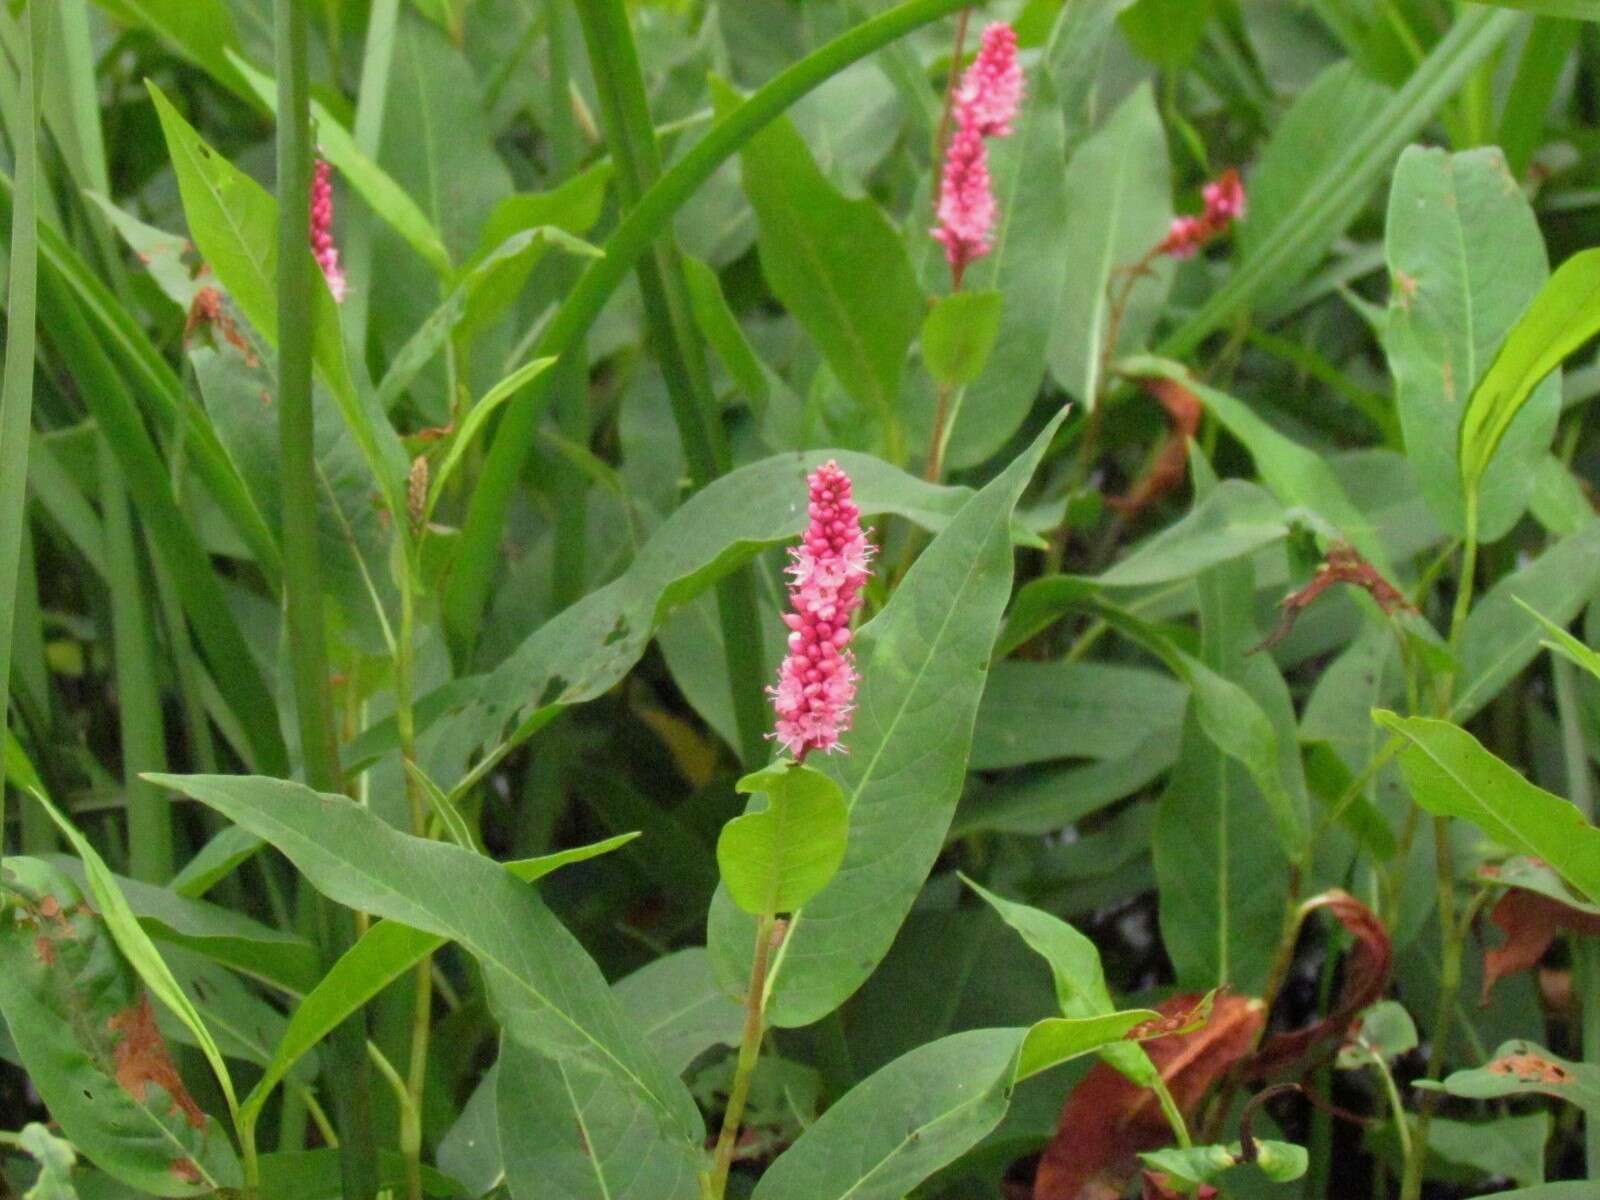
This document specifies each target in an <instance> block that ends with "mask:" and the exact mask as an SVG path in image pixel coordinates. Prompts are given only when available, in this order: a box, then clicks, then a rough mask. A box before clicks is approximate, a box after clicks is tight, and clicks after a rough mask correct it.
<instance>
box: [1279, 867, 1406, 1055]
mask: <svg viewBox="0 0 1600 1200" xmlns="http://www.w3.org/2000/svg"><path fill="white" fill-rule="evenodd" d="M1311 907H1312V908H1326V909H1327V910H1328V911H1329V912H1331V913H1332V914H1333V915H1334V916H1335V917H1337V918H1338V919H1339V923H1340V924H1341V925H1343V926H1344V927H1345V928H1346V929H1348V930H1349V931H1350V933H1351V934H1352V935H1353V936H1354V937H1355V939H1356V944H1355V946H1354V947H1352V948H1351V950H1350V953H1349V954H1348V955H1346V956H1345V960H1344V985H1343V987H1341V988H1340V990H1339V1002H1338V1004H1336V1005H1335V1006H1334V1009H1333V1011H1332V1012H1331V1013H1329V1014H1328V1015H1327V1016H1326V1017H1324V1018H1323V1019H1322V1020H1320V1021H1318V1022H1316V1023H1315V1024H1312V1025H1308V1026H1306V1027H1305V1028H1304V1029H1297V1030H1295V1031H1294V1032H1292V1033H1280V1034H1277V1035H1275V1036H1273V1037H1271V1038H1268V1039H1267V1043H1266V1045H1264V1046H1263V1047H1262V1048H1261V1051H1260V1053H1258V1054H1257V1055H1256V1057H1255V1059H1254V1060H1253V1061H1252V1062H1251V1064H1250V1072H1251V1074H1252V1075H1254V1076H1256V1077H1257V1078H1260V1077H1263V1076H1267V1075H1273V1074H1276V1073H1277V1072H1279V1071H1282V1070H1284V1069H1285V1068H1288V1067H1291V1066H1295V1065H1296V1064H1299V1063H1300V1062H1302V1061H1303V1060H1304V1059H1306V1058H1307V1057H1309V1056H1310V1055H1311V1053H1312V1052H1313V1051H1314V1050H1316V1049H1317V1048H1318V1046H1319V1045H1321V1044H1323V1043H1325V1042H1330V1041H1336V1040H1342V1039H1343V1038H1344V1036H1345V1032H1346V1031H1347V1030H1348V1029H1349V1028H1350V1022H1351V1021H1353V1020H1354V1019H1355V1017H1356V1014H1357V1013H1359V1012H1360V1011H1361V1010H1362V1009H1364V1008H1366V1007H1367V1006H1368V1005H1369V1004H1371V1003H1373V1002H1374V1001H1375V1000H1378V999H1380V998H1381V997H1382V996H1383V991H1384V988H1386V987H1387V986H1388V984H1389V969H1390V967H1391V965H1392V961H1391V960H1392V957H1393V947H1392V945H1391V944H1390V941H1389V931H1388V930H1387V929H1385V928H1384V927H1383V922H1382V921H1380V920H1379V919H1378V914H1377V913H1375V912H1373V911H1372V910H1371V909H1370V908H1368V907H1367V906H1366V905H1365V904H1363V903H1361V901H1359V900H1357V899H1356V898H1355V897H1354V896H1352V895H1350V894H1349V893H1348V892H1342V891H1339V890H1337V889H1335V890H1333V891H1329V892H1324V893H1323V894H1322V895H1321V896H1319V897H1317V899H1316V900H1314V901H1312V903H1311Z"/></svg>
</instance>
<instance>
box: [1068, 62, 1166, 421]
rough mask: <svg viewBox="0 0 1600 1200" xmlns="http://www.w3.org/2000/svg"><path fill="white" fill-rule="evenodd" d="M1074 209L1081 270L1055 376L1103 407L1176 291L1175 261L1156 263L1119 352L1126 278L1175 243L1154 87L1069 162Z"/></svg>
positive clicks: (1138, 293) (1074, 275)
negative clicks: (1118, 364) (1114, 324)
mask: <svg viewBox="0 0 1600 1200" xmlns="http://www.w3.org/2000/svg"><path fill="white" fill-rule="evenodd" d="M1066 191H1067V201H1066V212H1065V215H1064V220H1065V222H1066V228H1067V229H1068V230H1069V231H1070V237H1071V239H1072V241H1071V254H1070V257H1071V258H1072V260H1073V265H1072V268H1071V269H1070V270H1069V271H1068V272H1067V276H1066V286H1065V288H1064V290H1063V291H1062V293H1061V305H1060V308H1059V309H1058V310H1057V312H1056V320H1055V327H1054V330H1053V336H1052V338H1051V342H1050V372H1051V374H1052V375H1054V376H1055V379H1056V382H1057V383H1059V384H1060V385H1061V386H1062V387H1063V388H1065V389H1066V390H1067V392H1069V393H1070V394H1071V395H1072V396H1073V397H1074V398H1075V399H1077V400H1078V401H1080V402H1081V403H1082V404H1084V405H1085V406H1087V407H1093V406H1094V405H1095V404H1096V403H1097V402H1098V401H1099V398H1100V392H1101V390H1102V389H1103V387H1104V386H1105V383H1104V379H1103V375H1102V373H1103V371H1104V368H1105V366H1106V364H1107V363H1108V362H1110V361H1113V360H1115V359H1117V358H1120V357H1121V356H1122V355H1124V354H1127V353H1130V352H1132V351H1134V350H1137V349H1141V348H1142V347H1143V346H1144V342H1145V339H1146V337H1148V336H1149V333H1150V329H1151V327H1152V326H1153V325H1154V324H1155V320H1156V317H1157V316H1158V315H1159V314H1160V311H1161V306H1162V304H1163V302H1164V301H1165V299H1166V295H1167V289H1168V287H1170V286H1171V283H1172V261H1171V259H1169V258H1166V257H1161V258H1158V259H1156V260H1155V261H1154V262H1152V263H1150V264H1149V268H1148V269H1149V275H1148V276H1141V277H1140V278H1139V279H1138V280H1137V281H1134V283H1133V290H1132V291H1131V292H1130V293H1129V300H1128V303H1127V306H1126V309H1125V311H1124V313H1123V316H1122V320H1121V323H1120V326H1119V327H1118V329H1117V330H1116V338H1117V343H1116V345H1115V346H1113V347H1110V348H1109V349H1108V348H1107V346H1106V340H1107V338H1108V337H1110V336H1111V333H1112V330H1111V319H1112V307H1113V305H1112V297H1113V296H1114V295H1115V294H1116V293H1117V292H1119V291H1120V290H1121V288H1122V285H1123V282H1124V280H1125V279H1126V274H1125V272H1122V271H1121V268H1127V267H1132V266H1133V265H1135V264H1136V263H1138V262H1139V261H1140V260H1141V259H1143V258H1144V256H1145V254H1146V253H1147V252H1148V251H1149V250H1151V249H1152V248H1154V247H1155V245H1156V244H1157V243H1158V242H1160V241H1161V239H1162V238H1163V237H1165V236H1166V233H1167V226H1168V224H1169V223H1170V220H1171V217H1172V205H1171V201H1170V200H1169V199H1168V197H1169V196H1170V194H1171V191H1172V181H1171V178H1170V168H1169V167H1168V165H1167V140H1166V135H1165V133H1164V131H1163V130H1162V127H1161V117H1160V115H1159V114H1158V113H1157V112H1156V102H1155V95H1154V93H1153V92H1152V91H1151V89H1150V85H1149V84H1148V83H1145V84H1141V85H1140V86H1139V87H1138V88H1137V89H1135V90H1134V92H1133V94H1132V95H1130V96H1129V97H1128V98H1127V99H1126V100H1124V101H1123V102H1122V104H1121V105H1120V106H1119V107H1118V108H1117V110H1116V111H1115V112H1114V113H1112V114H1111V117H1110V118H1109V119H1108V120H1107V121H1106V123H1105V126H1104V128H1102V129H1101V130H1100V131H1099V132H1098V133H1096V134H1095V135H1094V136H1093V137H1092V138H1090V139H1089V140H1088V141H1087V142H1085V143H1084V144H1083V145H1082V147H1080V148H1079V150H1078V152H1077V153H1076V154H1074V155H1073V156H1072V161H1071V162H1070V163H1069V164H1068V165H1067V179H1066Z"/></svg>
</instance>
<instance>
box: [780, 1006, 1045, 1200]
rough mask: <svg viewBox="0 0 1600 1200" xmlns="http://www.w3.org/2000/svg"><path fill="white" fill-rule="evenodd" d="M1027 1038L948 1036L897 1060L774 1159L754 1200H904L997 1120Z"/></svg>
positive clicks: (992, 1032)
mask: <svg viewBox="0 0 1600 1200" xmlns="http://www.w3.org/2000/svg"><path fill="white" fill-rule="evenodd" d="M1026 1032H1027V1031H1026V1030H1022V1029H978V1030H973V1031H971V1032H968V1033H957V1034H952V1035H951V1036H949V1037H944V1038H940V1039H939V1040H938V1041H936V1042H929V1043H928V1044H926V1045H924V1046H920V1047H918V1048H917V1049H916V1050H913V1051H911V1053H909V1054H906V1055H904V1056H902V1057H901V1058H897V1059H895V1061H894V1062H892V1063H890V1064H889V1065H888V1066H887V1067H884V1068H883V1069H882V1070H880V1071H877V1072H876V1073H874V1074H873V1075H871V1076H870V1077H868V1078H867V1079H866V1080H865V1081H864V1082H862V1083H859V1084H857V1085H856V1086H855V1087H854V1088H852V1089H851V1090H850V1091H849V1092H847V1093H846V1094H845V1095H844V1097H843V1098H842V1099H840V1100H839V1101H838V1102H836V1103H835V1104H834V1105H833V1106H832V1107H831V1108H829V1109H828V1111H827V1112H825V1113H824V1114H823V1115H822V1119H821V1120H819V1121H818V1122H817V1123H816V1124H815V1125H813V1126H811V1128H809V1129H807V1130H806V1131H805V1133H804V1134H802V1135H801V1137H800V1139H799V1140H798V1141H797V1142H795V1143H794V1145H792V1146H790V1147H789V1149H787V1150H786V1151H784V1152H783V1153H782V1154H781V1155H779V1156H778V1159H777V1161H776V1162H774V1163H773V1164H772V1165H771V1166H770V1167H768V1168H767V1170H766V1173H765V1174H763V1175H762V1177H761V1182H760V1183H758V1184H757V1185H756V1190H755V1194H754V1200H846V1198H848V1200H902V1197H904V1196H905V1195H906V1194H907V1193H909V1192H910V1191H911V1190H912V1189H914V1188H915V1187H916V1186H917V1185H918V1184H919V1183H921V1182H922V1181H923V1180H924V1179H926V1178H927V1177H928V1176H930V1175H932V1174H933V1173H934V1172H935V1171H937V1170H939V1168H941V1167H943V1166H944V1165H945V1164H947V1163H950V1162H953V1161H955V1160H956V1159H957V1158H959V1157H960V1156H961V1155H962V1154H965V1153H966V1152H967V1151H968V1150H970V1149H971V1148H972V1147H973V1146H976V1145H977V1144H978V1142H980V1141H981V1140H982V1139H983V1138H984V1137H985V1136H987V1135H988V1133H989V1132H990V1131H991V1130H992V1129H994V1127H995V1126H996V1125H998V1124H999V1123H1000V1119H1001V1118H1002V1117H1004V1116H1005V1113H1006V1109H1007V1108H1008V1107H1009V1105H1010V1101H1011V1087H1012V1077H1013V1073H1014V1070H1015V1065H1016V1059H1017V1055H1018V1053H1019V1052H1020V1050H1021V1048H1022V1042H1023V1038H1024V1036H1025V1035H1026ZM889 1113H893V1114H894V1119H893V1120H892V1121H891V1120H885V1119H884V1117H885V1114H889Z"/></svg>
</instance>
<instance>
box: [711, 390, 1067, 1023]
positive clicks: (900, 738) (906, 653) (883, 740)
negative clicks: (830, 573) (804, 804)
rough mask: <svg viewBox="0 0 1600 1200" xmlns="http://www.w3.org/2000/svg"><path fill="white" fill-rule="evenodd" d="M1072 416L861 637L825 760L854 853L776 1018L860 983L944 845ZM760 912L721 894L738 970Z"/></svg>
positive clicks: (809, 1016)
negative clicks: (852, 706) (1046, 473)
mask: <svg viewBox="0 0 1600 1200" xmlns="http://www.w3.org/2000/svg"><path fill="white" fill-rule="evenodd" d="M1061 419H1062V417H1061V415H1058V416H1057V417H1056V418H1055V419H1054V420H1052V421H1051V422H1050V423H1049V424H1048V425H1046V426H1045V428H1044V429H1043V430H1042V431H1041V432H1040V434H1039V435H1038V437H1037V438H1035V440H1034V442H1033V444H1032V446H1031V447H1030V448H1029V449H1028V450H1027V451H1026V452H1024V453H1023V454H1021V455H1019V456H1018V457H1017V459H1016V460H1015V461H1014V462H1013V463H1012V464H1011V465H1010V466H1009V467H1007V468H1006V470H1005V471H1004V472H1002V473H1001V474H1000V475H999V476H997V477H996V478H995V479H994V481H993V482H991V483H990V484H988V485H987V486H986V487H985V488H984V489H983V490H982V491H981V492H979V493H978V494H977V495H976V496H974V497H973V498H972V499H971V500H969V501H968V502H967V503H966V505H965V506H964V507H963V508H962V509H961V511H960V512H959V513H957V514H956V517H955V519H954V520H952V521H951V522H950V524H949V525H947V526H946V527H945V528H944V530H943V532H941V533H940V534H939V536H938V537H936V538H935V539H934V540H933V542H932V544H931V545H929V547H928V548H927V549H926V550H925V551H923V553H922V554H921V556H920V557H919V558H918V559H917V560H916V562H915V563H914V564H913V565H912V567H911V570H910V571H909V572H907V574H906V576H905V578H904V579H903V580H902V581H901V583H900V585H899V587H897V588H896V589H895V591H894V594H893V596H892V597H891V598H890V600H889V603H888V605H887V606H885V608H884V609H883V611H882V612H881V613H879V615H878V616H877V617H875V618H874V619H873V620H872V621H871V622H869V623H868V624H867V625H866V626H865V627H863V628H862V630H861V631H860V633H859V634H858V635H857V637H856V641H855V644H854V649H855V653H856V663H857V667H858V669H859V671H860V673H861V688H860V693H859V695H858V697H857V708H856V712H855V724H854V727H853V728H852V729H851V730H850V732H849V733H848V734H847V735H846V736H845V738H844V742H845V745H846V746H847V748H848V750H849V753H847V754H843V755H835V756H831V757H829V758H827V759H826V760H825V761H824V762H822V763H819V764H818V767H819V769H821V770H822V771H824V772H825V773H826V774H828V775H830V776H832V777H833V778H834V779H835V780H837V781H838V782H839V784H840V785H841V786H842V787H843V789H844V794H845V801H846V803H847V805H848V806H849V810H850V839H849V844H848V846H847V848H846V850H845V863H844V867H843V868H842V869H841V870H840V872H839V873H838V874H837V875H835V876H834V878H833V880H832V882H830V883H829V885H828V886H827V887H825V888H824V889H823V890H822V891H821V892H819V893H818V894H817V896H816V898H815V899H813V900H812V901H811V902H810V903H808V904H807V905H805V906H804V907H803V908H801V909H800V910H799V911H798V912H796V913H795V914H794V916H793V918H792V920H791V921H790V925H789V932H788V934H787V936H786V937H785V939H784V943H783V946H782V948H781V950H780V951H779V953H778V955H777V956H776V959H775V961H774V964H773V968H772V979H773V982H772V984H771V1001H770V1004H769V1006H768V1013H769V1017H770V1019H771V1020H772V1021H773V1023H774V1024H777V1025H780V1026H789V1025H808V1024H810V1023H811V1022H812V1021H815V1020H817V1019H818V1018H820V1017H822V1016H825V1015H826V1014H827V1013H829V1012H831V1011H832V1010H833V1009H834V1008H836V1007H838V1005H839V1004H840V1003H842V1002H843V1001H844V1000H845V998H846V997H848V996H849V995H850V994H851V993H852V992H854V991H855V990H856V988H858V987H859V986H860V985H861V981H862V980H864V979H865V978H866V977H867V976H868V975H869V974H870V973H871V971H872V968H873V967H875V966H876V965H877V964H878V962H879V961H880V960H881V959H882V958H883V956H884V954H885V953H886V952H887V951H888V949H889V946H890V943H892V942H893V941H894V935H895V932H896V931H897V930H898V929H899V928H900V924H901V922H902V921H903V920H904V919H905V915H906V913H907V912H908V911H909V910H910V908H911V904H912V902H913V901H914V900H915V899H916V895H917V892H918V890H919V889H920V888H921V886H922V882H923V880H925V879H926V878H927V875H928V872H929V870H930V869H931V868H932V867H933V864H934V861H935V860H936V859H937V858H938V856H939V852H940V850H941V849H942V848H943V845H944V838H945V832H946V831H947V830H948V829H949V827H950V819H951V817H952V816H953V815H954V813H955V807H956V801H957V800H958V799H959V797H960V794H961V784H962V780H963V778H964V777H965V774H966V765H967V757H968V752H969V748H970V743H971V737H972V727H973V722H974V719H975V718H976V715H977V709H978V701H979V698H980V697H981V696H982V694H983V685H984V676H985V666H986V664H987V663H988V661H989V655H990V653H991V651H992V650H993V648H994V639H995V634H996V632H997V631H998V628H999V624H1000V615H1001V611H1002V609H1003V608H1004V606H1005V601H1006V597H1007V595H1008V594H1009V593H1010V590H1011V574H1012V548H1011V538H1010V533H1009V529H1010V521H1011V514H1012V511H1013V509H1014V508H1015V507H1016V504H1017V502H1018V500H1019V499H1020V498H1021V496H1022V492H1023V490H1024V489H1025V488H1026V487H1027V485H1028V482H1029V480H1030V479H1031V478H1032V476H1033V472H1034V470H1035V469H1036V468H1037V466H1038V464H1039V460H1040V458H1041V457H1042V456H1043V454H1044V451H1045V448H1046V447H1047V446H1048V445H1049V444H1050V439H1051V437H1052V436H1053V435H1054V433H1055V431H1056V429H1057V428H1058V427H1059V425H1060V423H1061ZM858 503H859V501H858ZM753 920H754V919H753V918H750V917H748V916H746V915H744V914H741V913H738V912H737V911H736V910H735V908H734V906H733V904H732V902H731V901H730V900H729V898H728V897H727V896H726V895H725V894H724V893H721V892H719V894H718V898H717V900H716V901H714V903H713V906H712V912H711V920H710V924H709V931H710V933H709V939H708V940H709V943H710V948H711V953H712V955H713V957H714V958H715V959H716V960H717V969H718V972H719V974H720V975H721V977H722V978H723V979H725V980H736V979H738V978H739V977H740V976H741V975H742V974H743V971H744V966H743V964H744V963H746V962H747V961H748V956H749V947H750V946H751V945H752V943H753V938H754V931H753V928H752V923H753Z"/></svg>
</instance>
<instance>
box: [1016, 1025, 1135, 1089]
mask: <svg viewBox="0 0 1600 1200" xmlns="http://www.w3.org/2000/svg"><path fill="white" fill-rule="evenodd" d="M1160 1019H1161V1014H1160V1013H1158V1012H1156V1011H1155V1010H1154V1009H1150V1008H1130V1009H1125V1010H1124V1011H1122V1012H1112V1013H1101V1014H1098V1015H1096V1016H1092V1017H1046V1018H1045V1019H1044V1020H1042V1021H1039V1022H1037V1023H1036V1024H1035V1025H1033V1026H1032V1027H1031V1028H1030V1029H1029V1030H1028V1031H1027V1035H1026V1036H1025V1037H1024V1038H1023V1039H1022V1049H1021V1050H1019V1051H1018V1052H1017V1065H1016V1071H1015V1074H1014V1076H1013V1080H1014V1081H1015V1082H1017V1083H1021V1082H1022V1081H1023V1080H1024V1079H1031V1078H1032V1077H1033V1076H1035V1075H1037V1074H1039V1073H1040V1072H1041V1071H1048V1070H1050V1068H1051V1067H1059V1066H1060V1065H1061V1064H1062V1063H1064V1062H1071V1061H1072V1060H1073V1059H1075V1058H1082V1057H1083V1056H1084V1055H1086V1054H1093V1053H1095V1052H1096V1051H1099V1052H1100V1053H1102V1054H1105V1055H1106V1056H1107V1057H1108V1058H1110V1059H1111V1061H1113V1062H1117V1063H1126V1064H1128V1069H1130V1070H1132V1071H1135V1072H1138V1071H1140V1070H1142V1069H1144V1068H1142V1067H1141V1066H1139V1065H1136V1064H1139V1063H1140V1062H1141V1061H1142V1060H1141V1059H1139V1058H1135V1057H1131V1056H1130V1054H1128V1053H1122V1052H1124V1051H1127V1052H1131V1051H1132V1050H1133V1049H1134V1044H1133V1043H1132V1042H1130V1041H1126V1040H1124V1039H1126V1038H1128V1037H1129V1036H1130V1035H1131V1034H1132V1033H1133V1029H1134V1026H1136V1025H1143V1024H1145V1023H1146V1022H1149V1021H1159V1020H1160Z"/></svg>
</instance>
